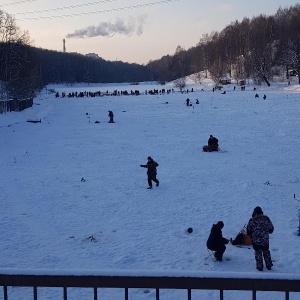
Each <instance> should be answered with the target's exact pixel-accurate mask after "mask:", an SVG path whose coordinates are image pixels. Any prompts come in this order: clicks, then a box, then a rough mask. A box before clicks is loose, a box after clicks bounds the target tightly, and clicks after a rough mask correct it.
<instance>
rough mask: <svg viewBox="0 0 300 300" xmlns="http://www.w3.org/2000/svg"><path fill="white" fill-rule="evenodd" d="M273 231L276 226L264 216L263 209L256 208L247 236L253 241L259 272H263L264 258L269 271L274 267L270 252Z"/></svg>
mask: <svg viewBox="0 0 300 300" xmlns="http://www.w3.org/2000/svg"><path fill="white" fill-rule="evenodd" d="M273 231H274V226H273V224H272V222H271V220H270V219H269V217H267V216H265V215H264V213H263V211H262V209H261V207H259V206H257V207H255V208H254V211H253V214H252V218H251V219H250V220H249V223H248V226H247V234H248V235H249V236H250V237H251V239H252V246H253V249H254V251H255V260H256V268H257V270H259V271H262V270H263V258H264V260H265V263H266V268H267V269H268V270H271V268H272V266H273V263H272V259H271V253H270V250H269V234H271V233H273Z"/></svg>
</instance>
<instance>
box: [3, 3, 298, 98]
mask: <svg viewBox="0 0 300 300" xmlns="http://www.w3.org/2000/svg"><path fill="white" fill-rule="evenodd" d="M283 68H286V70H288V69H293V70H295V72H296V74H299V73H300V4H296V5H295V6H291V7H289V8H279V9H278V10H277V12H276V14H274V15H272V16H266V15H263V14H261V15H259V16H256V17H253V18H252V19H249V18H244V19H243V20H242V21H240V22H239V21H234V22H232V23H231V24H230V25H228V26H226V27H225V28H224V29H223V30H222V31H220V32H212V33H210V34H204V35H203V36H202V37H201V38H200V41H199V43H198V44H197V45H196V46H194V47H191V48H190V49H188V50H185V49H183V48H182V47H181V46H178V47H177V48H176V51H175V53H174V54H173V55H166V56H163V57H162V58H161V59H158V60H155V61H150V62H148V63H147V64H146V65H139V64H129V63H124V62H121V61H115V62H111V61H106V60H104V59H102V58H93V57H87V56H85V55H81V54H76V53H63V52H58V51H50V50H45V49H40V48H35V47H32V46H31V41H30V36H29V33H28V32H24V31H22V30H21V29H20V28H19V27H18V26H17V24H16V22H15V20H14V18H13V17H12V16H10V15H9V14H7V13H5V12H3V11H1V10H0V97H1V99H4V100H5V99H20V98H28V97H33V96H34V95H35V94H36V92H38V91H39V90H40V89H41V88H43V87H44V86H45V85H47V84H49V83H75V82H90V83H108V82H141V81H152V80H155V81H159V82H161V83H164V82H169V81H173V80H174V81H175V85H176V86H178V87H179V88H183V87H184V86H185V77H186V76H188V75H190V74H196V78H197V80H199V81H201V79H202V77H203V76H206V77H207V74H208V73H209V74H210V76H211V77H212V78H213V79H214V81H215V82H216V84H218V83H219V82H220V80H221V78H222V77H224V76H229V77H230V78H232V79H234V80H236V81H238V80H241V79H243V80H245V79H253V80H254V81H255V82H257V83H259V82H261V81H265V82H266V83H267V84H268V85H269V84H270V81H271V80H272V77H273V76H274V75H278V74H279V72H281V71H282V69H283ZM203 74H204V75H203ZM298 80H299V84H300V79H299V76H298Z"/></svg>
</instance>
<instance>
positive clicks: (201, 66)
mask: <svg viewBox="0 0 300 300" xmlns="http://www.w3.org/2000/svg"><path fill="white" fill-rule="evenodd" d="M147 67H148V68H150V69H151V70H152V72H153V74H154V75H153V76H154V78H156V79H158V80H160V81H170V80H178V78H181V79H180V80H181V81H180V80H178V82H177V84H178V86H179V87H180V86H181V85H182V84H184V76H187V75H190V74H194V73H195V74H196V75H197V74H198V79H199V81H200V80H201V76H203V73H204V74H206V75H204V76H207V73H208V72H209V73H210V75H211V76H212V78H213V79H214V81H215V82H216V83H218V82H220V79H221V78H222V77H225V76H229V77H230V78H232V79H234V80H236V81H238V80H241V79H243V80H245V79H253V80H254V81H255V82H257V83H259V82H261V81H265V82H266V83H267V84H268V85H269V84H270V83H269V81H270V80H272V77H273V76H275V75H278V73H279V71H280V70H282V69H283V68H284V69H293V70H295V71H296V74H300V4H296V5H295V6H291V7H289V8H279V9H278V10H277V12H276V14H275V15H272V16H266V15H263V14H261V15H259V16H257V17H253V18H252V19H249V18H244V19H243V20H242V21H241V22H238V21H235V22H232V23H231V24H230V25H228V26H226V27H225V28H224V29H223V30H222V31H221V32H212V33H211V34H204V35H203V36H202V37H201V39H200V41H199V43H198V44H197V45H196V46H195V47H192V48H190V49H188V50H184V49H183V48H182V47H181V46H178V47H177V49H176V51H175V53H174V55H167V56H164V57H162V58H161V59H159V60H156V61H150V62H149V63H148V64H147ZM200 72H201V73H200ZM182 80H183V82H182ZM298 81H299V84H300V78H299V76H298Z"/></svg>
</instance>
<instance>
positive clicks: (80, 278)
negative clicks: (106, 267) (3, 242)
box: [0, 273, 300, 300]
mask: <svg viewBox="0 0 300 300" xmlns="http://www.w3.org/2000/svg"><path fill="white" fill-rule="evenodd" d="M276 275H280V274H276ZM285 275H286V274H285ZM277 277H278V276H277ZM284 277H285V278H287V276H284ZM290 278H291V279H280V278H276V277H275V278H241V277H240V276H239V277H234V273H233V274H231V277H230V278H223V277H218V276H214V275H213V273H211V274H210V276H209V277H202V276H199V277H198V276H197V277H189V276H181V277H180V276H179V277H172V276H107V275H105V276H104V275H18V274H3V273H0V286H3V299H4V300H8V299H9V295H8V287H32V288H33V299H34V300H37V299H38V287H55V288H62V289H63V293H62V299H64V300H67V299H68V288H92V289H93V291H94V297H93V298H94V300H98V296H97V295H98V293H97V289H98V288H118V289H119V288H122V289H124V299H125V300H129V293H128V290H129V289H131V288H132V289H134V288H149V289H154V290H155V291H156V300H159V299H160V290H163V289H173V290H177V289H180V290H186V291H187V296H186V297H187V298H186V299H187V300H192V290H219V293H220V296H219V299H220V300H223V299H224V291H252V300H256V293H257V291H272V292H283V293H284V295H285V298H283V299H285V300H289V297H290V292H300V276H296V278H297V279H294V278H295V276H290ZM283 297H284V296H283Z"/></svg>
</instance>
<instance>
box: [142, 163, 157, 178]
mask: <svg viewBox="0 0 300 300" xmlns="http://www.w3.org/2000/svg"><path fill="white" fill-rule="evenodd" d="M141 167H143V168H147V174H148V175H149V176H154V175H156V174H157V171H156V167H158V163H157V162H156V161H154V160H153V159H152V160H149V161H148V162H147V164H146V165H141Z"/></svg>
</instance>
